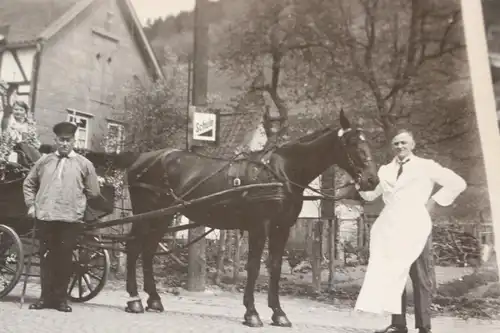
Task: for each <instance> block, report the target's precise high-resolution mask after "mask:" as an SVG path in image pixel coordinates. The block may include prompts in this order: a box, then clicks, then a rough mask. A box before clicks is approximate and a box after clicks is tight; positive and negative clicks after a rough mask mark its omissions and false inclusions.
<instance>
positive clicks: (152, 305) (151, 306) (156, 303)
mask: <svg viewBox="0 0 500 333" xmlns="http://www.w3.org/2000/svg"><path fill="white" fill-rule="evenodd" d="M164 310H165V309H164V308H163V304H161V300H159V299H153V300H148V305H147V306H146V311H152V312H163V311H164Z"/></svg>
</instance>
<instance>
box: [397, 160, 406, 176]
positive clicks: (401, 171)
mask: <svg viewBox="0 0 500 333" xmlns="http://www.w3.org/2000/svg"><path fill="white" fill-rule="evenodd" d="M408 161H409V160H406V161H404V162H398V163H399V169H398V175H397V176H396V179H398V178H399V176H401V174H402V173H403V165H405V164H406V163H408Z"/></svg>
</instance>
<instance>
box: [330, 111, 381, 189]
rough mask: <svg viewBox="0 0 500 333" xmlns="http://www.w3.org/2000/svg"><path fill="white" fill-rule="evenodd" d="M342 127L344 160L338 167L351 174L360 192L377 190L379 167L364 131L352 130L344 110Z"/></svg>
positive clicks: (339, 137)
mask: <svg viewBox="0 0 500 333" xmlns="http://www.w3.org/2000/svg"><path fill="white" fill-rule="evenodd" d="M340 125H341V128H340V129H339V130H338V132H337V134H338V139H339V141H340V146H341V147H342V149H341V151H342V152H341V153H342V154H344V156H343V157H344V158H342V159H340V160H339V161H338V162H337V164H338V166H339V167H341V168H342V169H344V170H345V171H346V172H347V173H349V175H350V176H351V177H352V178H353V179H354V182H355V183H356V185H357V186H359V189H360V190H362V191H370V190H373V189H375V187H376V186H377V184H378V182H379V179H378V176H377V166H376V164H375V162H374V161H373V158H372V154H371V151H370V147H369V145H368V142H367V141H366V137H365V135H364V133H363V131H362V130H361V129H359V128H352V126H351V122H350V121H349V119H347V117H346V116H345V114H344V111H343V110H341V111H340Z"/></svg>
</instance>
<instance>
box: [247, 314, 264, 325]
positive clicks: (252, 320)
mask: <svg viewBox="0 0 500 333" xmlns="http://www.w3.org/2000/svg"><path fill="white" fill-rule="evenodd" d="M243 325H245V326H248V327H262V326H264V324H263V323H262V320H260V318H259V315H257V314H253V315H249V316H247V315H245V321H244V322H243Z"/></svg>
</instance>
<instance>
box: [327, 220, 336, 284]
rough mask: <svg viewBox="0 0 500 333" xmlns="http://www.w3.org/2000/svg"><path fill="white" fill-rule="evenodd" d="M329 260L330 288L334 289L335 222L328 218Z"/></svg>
mask: <svg viewBox="0 0 500 333" xmlns="http://www.w3.org/2000/svg"><path fill="white" fill-rule="evenodd" d="M334 219H336V217H335V218H334ZM328 260H329V263H328V290H330V291H332V290H334V288H335V280H334V279H335V223H334V222H333V220H332V219H329V220H328Z"/></svg>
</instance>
